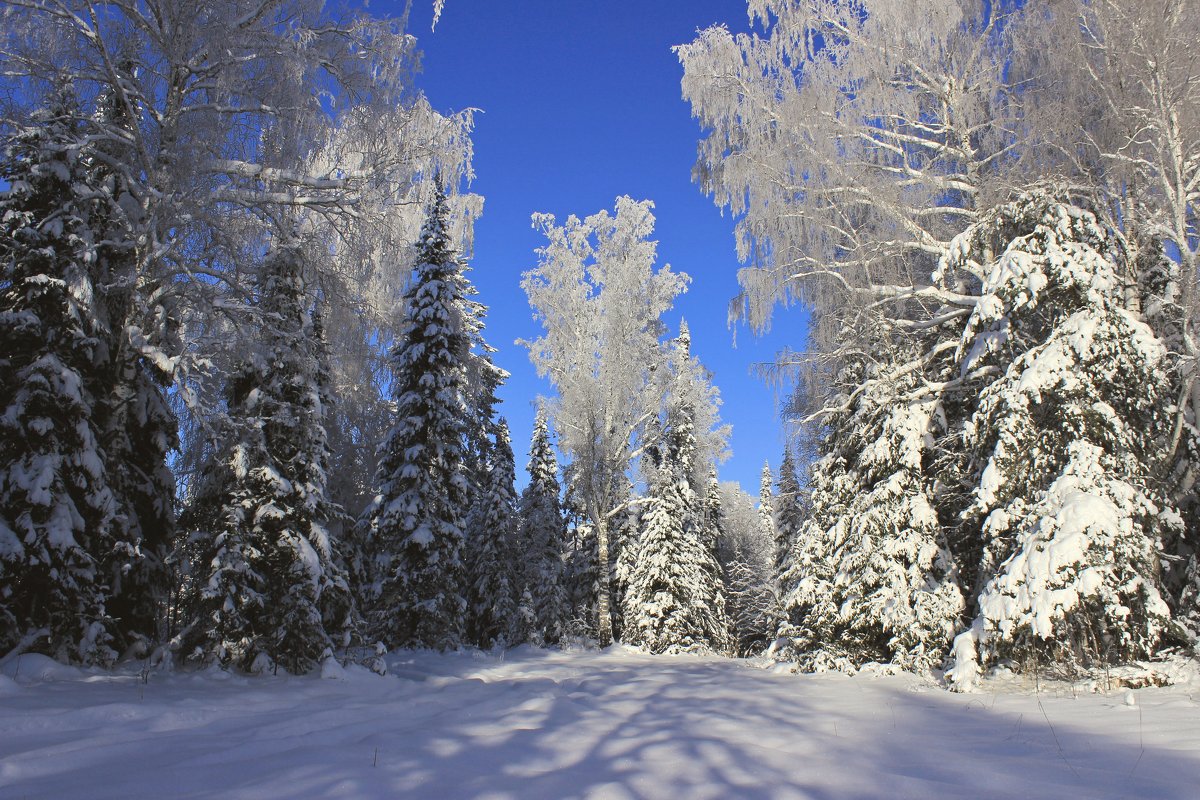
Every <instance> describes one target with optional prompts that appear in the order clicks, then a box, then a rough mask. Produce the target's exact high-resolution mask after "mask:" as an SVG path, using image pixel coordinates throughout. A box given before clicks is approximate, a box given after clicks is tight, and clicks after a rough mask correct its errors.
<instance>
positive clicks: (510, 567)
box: [466, 419, 526, 647]
mask: <svg viewBox="0 0 1200 800" xmlns="http://www.w3.org/2000/svg"><path fill="white" fill-rule="evenodd" d="M494 436H495V440H494V441H493V443H492V446H491V447H490V448H489V450H490V451H491V459H490V461H491V468H490V469H489V470H488V471H487V475H486V479H485V483H484V485H483V487H482V491H481V493H480V495H481V497H480V502H479V504H478V509H479V511H478V513H477V515H476V516H475V519H474V520H473V524H472V526H471V535H470V537H469V538H468V539H467V542H466V553H467V558H466V562H467V578H468V581H469V586H468V590H467V629H468V633H469V634H470V637H471V639H472V640H473V641H474V642H475V643H476V644H478V645H479V646H480V647H491V646H492V645H493V644H496V643H501V644H504V645H508V646H512V645H516V644H521V642H522V641H523V639H522V638H520V633H521V629H522V628H523V627H524V626H523V625H522V621H521V619H520V618H519V615H518V611H517V606H518V603H519V601H520V600H521V596H522V593H523V592H524V590H525V581H524V577H525V576H524V566H525V563H526V562H525V559H526V554H525V553H524V552H523V548H522V547H521V544H523V542H521V540H520V539H519V538H518V530H517V515H516V490H515V488H514V482H515V480H516V476H515V474H514V473H515V469H516V468H515V466H514V464H513V452H512V444H511V443H510V441H509V434H508V423H506V422H505V421H504V420H503V419H501V420H500V421H499V422H498V423H497V424H496V426H495V434H494Z"/></svg>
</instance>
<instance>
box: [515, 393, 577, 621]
mask: <svg viewBox="0 0 1200 800" xmlns="http://www.w3.org/2000/svg"><path fill="white" fill-rule="evenodd" d="M528 470H529V484H528V485H527V486H526V487H525V489H524V490H523V491H522V492H521V499H520V503H519V506H518V510H519V516H518V519H519V522H518V525H519V535H518V538H519V539H520V541H521V546H522V548H523V549H524V552H525V587H526V590H527V591H528V592H529V594H530V604H531V608H532V611H533V623H532V626H531V629H530V637H531V640H532V641H534V642H537V643H541V644H554V643H556V642H558V641H560V640H561V639H562V637H563V634H564V633H565V631H566V625H567V621H568V618H569V615H570V604H569V598H568V593H567V585H566V571H565V569H566V556H567V552H566V551H567V526H566V521H565V519H564V518H563V512H562V501H561V500H560V495H561V489H560V487H559V483H558V461H557V459H556V458H555V456H554V448H553V447H552V446H551V445H550V430H549V428H548V427H547V426H546V417H545V415H544V414H541V413H539V414H538V416H537V419H536V420H535V421H534V425H533V435H532V438H531V440H530V444H529V465H528Z"/></svg>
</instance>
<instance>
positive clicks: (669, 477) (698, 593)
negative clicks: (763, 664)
mask: <svg viewBox="0 0 1200 800" xmlns="http://www.w3.org/2000/svg"><path fill="white" fill-rule="evenodd" d="M686 336H687V334H686V329H685V330H684V331H683V332H681V336H680V338H679V339H677V340H676V346H677V347H679V348H680V349H681V350H684V351H686V350H687V348H688V340H687V338H686ZM695 413H696V412H695V409H694V407H693V406H692V404H691V403H690V402H689V401H688V398H687V397H686V395H683V394H682V393H677V394H673V395H672V396H670V397H669V398H668V406H667V413H666V418H665V431H664V434H663V443H662V445H661V447H660V448H659V450H658V452H657V453H652V454H651V455H650V461H651V466H650V470H651V474H650V476H649V501H650V502H649V508H648V509H647V510H646V511H645V513H644V514H643V515H642V525H643V528H642V531H641V536H640V541H639V543H638V552H637V558H636V561H635V562H634V566H633V570H632V572H631V575H630V578H629V587H628V590H627V594H626V604H625V605H626V619H625V626H626V631H625V641H628V642H631V643H635V644H639V645H641V646H643V647H645V648H646V649H648V650H650V651H651V652H654V653H663V652H714V653H727V652H729V650H730V647H731V641H730V634H729V621H728V619H727V617H726V614H725V598H724V594H723V588H724V585H723V580H722V575H721V568H720V565H719V564H718V563H717V560H716V555H715V552H714V550H715V542H712V543H711V544H710V542H709V533H708V531H709V529H711V522H710V521H709V520H708V516H709V513H708V509H707V508H706V504H705V499H704V496H703V495H701V494H699V493H698V492H697V491H696V487H695V479H696V478H695V460H696V436H695ZM705 477H707V473H705Z"/></svg>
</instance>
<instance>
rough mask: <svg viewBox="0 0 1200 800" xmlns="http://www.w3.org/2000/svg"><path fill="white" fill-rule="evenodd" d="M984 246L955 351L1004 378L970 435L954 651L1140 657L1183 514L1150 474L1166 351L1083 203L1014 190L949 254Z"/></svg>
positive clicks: (983, 403) (1016, 656)
mask: <svg viewBox="0 0 1200 800" xmlns="http://www.w3.org/2000/svg"><path fill="white" fill-rule="evenodd" d="M988 251H990V252H996V253H998V257H997V258H996V259H995V261H994V263H991V264H990V265H988V266H989V268H990V272H989V273H988V276H987V279H986V281H985V283H984V286H983V290H982V292H981V297H980V300H979V302H978V304H977V305H976V308H975V311H974V313H973V314H972V315H971V317H970V320H969V322H968V326H967V329H966V332H965V334H964V337H963V340H962V344H961V347H960V354H961V360H962V370H963V371H964V372H965V371H968V370H974V369H977V368H978V367H980V366H984V365H989V364H993V365H996V366H997V367H998V369H999V370H1000V371H1001V375H1000V377H998V378H996V379H995V380H994V381H992V382H991V384H990V385H988V386H987V388H986V389H984V391H983V393H982V395H981V396H980V400H979V406H978V410H977V411H976V412H975V414H974V416H973V418H972V419H971V420H970V424H969V425H968V427H967V430H966V437H965V444H966V447H967V448H968V451H969V452H970V453H972V454H973V456H974V459H975V467H976V470H977V473H976V475H977V481H978V483H977V487H976V489H975V493H974V503H973V504H972V505H971V506H970V507H969V508H968V509H967V511H966V512H965V514H964V517H965V518H966V519H967V521H968V522H969V523H970V524H972V525H976V526H978V529H979V531H980V536H981V537H982V555H981V558H980V563H979V565H978V570H979V583H980V590H979V596H978V602H977V611H976V613H977V615H978V616H977V619H976V623H975V625H974V626H973V627H972V630H971V631H969V632H967V633H965V634H963V636H964V637H970V638H971V640H972V641H971V642H969V643H968V642H965V641H964V642H963V643H962V645H961V646H956V648H955V650H956V661H962V660H963V659H965V658H968V657H969V656H970V655H971V650H972V649H974V650H975V651H976V654H977V656H978V658H979V659H981V661H982V662H983V663H984V664H991V663H995V662H996V661H998V660H1001V659H1012V660H1014V661H1017V662H1018V663H1022V664H1025V665H1027V666H1036V665H1037V664H1038V663H1043V664H1044V663H1056V664H1059V665H1063V666H1067V667H1075V666H1090V665H1095V664H1114V663H1120V662H1124V661H1128V660H1130V659H1137V658H1144V657H1147V656H1149V655H1150V654H1151V653H1152V652H1153V651H1154V649H1155V647H1156V646H1157V645H1158V643H1159V640H1160V638H1161V637H1162V635H1163V632H1164V629H1165V627H1166V626H1167V624H1168V621H1169V615H1170V612H1169V610H1168V607H1167V604H1166V602H1165V601H1164V598H1163V593H1162V587H1161V583H1160V574H1159V564H1158V554H1157V542H1158V541H1160V539H1162V538H1163V537H1164V535H1165V534H1166V533H1167V532H1169V531H1170V530H1171V529H1172V528H1175V527H1177V526H1178V525H1180V523H1181V521H1180V519H1179V516H1178V514H1177V513H1176V512H1174V511H1173V510H1172V509H1171V508H1170V505H1169V503H1168V502H1167V500H1166V498H1164V497H1163V496H1162V494H1161V493H1160V492H1158V491H1156V489H1155V485H1156V484H1155V480H1154V477H1155V472H1156V461H1157V459H1158V458H1159V455H1158V454H1159V452H1160V451H1159V442H1157V441H1156V437H1157V436H1159V435H1161V433H1162V432H1163V431H1164V430H1166V429H1167V426H1166V425H1165V424H1164V419H1163V417H1162V414H1163V408H1164V403H1163V399H1164V398H1163V393H1164V388H1165V374H1166V371H1165V368H1164V359H1165V357H1166V352H1165V350H1164V348H1163V346H1162V344H1161V343H1160V342H1159V341H1158V339H1157V338H1156V337H1155V335H1154V333H1153V332H1152V331H1151V329H1150V328H1149V327H1148V326H1147V325H1146V324H1145V323H1144V322H1143V321H1142V320H1141V319H1140V318H1138V317H1137V316H1136V315H1134V314H1132V313H1130V312H1129V311H1127V310H1126V309H1125V308H1124V303H1123V297H1124V292H1123V289H1124V284H1123V281H1122V278H1121V276H1122V273H1123V270H1124V268H1125V267H1126V265H1125V264H1124V263H1123V259H1125V258H1126V252H1125V250H1124V249H1123V247H1122V245H1121V243H1120V241H1119V240H1118V239H1117V238H1116V236H1115V235H1114V234H1113V233H1112V232H1110V231H1109V230H1107V229H1105V228H1104V227H1103V226H1102V225H1100V224H1099V223H1098V222H1097V220H1096V218H1095V217H1094V216H1093V215H1092V214H1091V213H1089V212H1087V211H1085V210H1082V209H1080V208H1077V207H1075V206H1072V205H1069V204H1066V203H1063V202H1059V201H1056V200H1055V199H1053V198H1051V197H1046V196H1041V195H1036V194H1032V195H1026V196H1023V197H1021V198H1019V199H1018V200H1016V201H1014V202H1011V203H1008V204H1005V205H1003V206H1000V207H998V208H996V209H995V210H994V211H993V212H991V213H990V214H989V215H988V216H987V217H986V218H985V219H984V220H983V221H981V222H980V223H979V224H977V225H975V226H973V227H972V228H971V229H970V230H968V231H967V232H966V233H964V234H963V235H962V236H960V237H959V238H958V239H957V240H956V242H955V248H954V250H953V256H952V257H951V259H949V261H948V264H947V266H948V267H953V266H954V264H953V261H954V260H955V259H960V260H962V259H969V258H970V259H977V260H979V259H981V255H982V254H983V253H984V252H988ZM981 263H986V262H982V261H981ZM971 644H973V645H974V648H972V647H970V646H969V645H971ZM957 656H961V657H957ZM972 671H973V669H972V667H971V666H969V665H966V664H962V663H956V665H955V666H954V668H953V670H952V673H953V674H955V675H960V676H969V675H970V674H971V672H972Z"/></svg>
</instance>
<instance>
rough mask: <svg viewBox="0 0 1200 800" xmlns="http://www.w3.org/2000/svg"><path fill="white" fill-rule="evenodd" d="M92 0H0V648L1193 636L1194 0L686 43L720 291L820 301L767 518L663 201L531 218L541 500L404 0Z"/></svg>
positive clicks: (313, 656)
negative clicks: (716, 213) (392, 16)
mask: <svg viewBox="0 0 1200 800" xmlns="http://www.w3.org/2000/svg"><path fill="white" fill-rule="evenodd" d="M89 8H90V7H88V6H85V5H78V6H76V5H75V4H72V3H70V2H67V3H55V4H49V3H43V2H41V1H40V0H31V2H20V3H9V4H7V5H6V7H5V10H4V17H3V21H4V30H5V33H4V34H3V49H2V51H0V57H2V58H3V63H4V74H5V75H6V76H7V77H6V78H5V81H6V84H5V85H6V87H7V88H8V89H9V91H8V92H7V94H6V95H5V99H4V106H3V123H2V124H3V127H2V128H0V133H2V135H3V143H4V155H3V159H2V162H0V176H2V177H3V179H4V180H5V181H6V182H7V184H8V187H7V188H6V189H5V190H4V191H3V193H2V194H0V220H2V224H3V228H4V232H3V238H2V239H0V268H2V269H3V275H2V276H0V337H2V339H3V342H4V352H3V353H0V408H3V412H0V430H2V431H3V439H4V442H5V447H4V454H3V456H2V457H0V621H2V622H3V625H0V652H20V651H22V650H26V649H34V650H38V651H41V652H46V653H49V654H51V655H53V656H55V657H56V658H61V659H64V660H72V661H78V662H84V663H101V664H105V663H112V662H113V661H115V660H117V659H118V658H119V657H122V656H126V657H128V656H130V655H139V656H146V657H149V656H150V655H151V654H157V656H156V657H158V658H166V657H169V658H171V659H174V660H176V661H189V662H196V663H219V664H221V665H226V666H232V667H235V668H239V669H244V670H248V671H262V670H264V669H267V668H270V667H271V666H273V665H277V666H280V667H283V668H285V669H287V670H290V671H304V670H307V669H310V668H312V667H313V666H315V665H317V664H319V663H320V662H321V661H322V660H324V659H326V658H331V657H337V658H351V657H356V658H361V659H364V660H367V661H372V660H373V659H375V655H376V653H377V652H378V648H380V647H382V648H394V647H435V648H442V649H445V648H453V647H457V646H460V645H462V644H475V645H478V646H483V647H490V646H493V645H496V644H500V645H513V644H517V643H521V642H533V643H536V644H544V645H545V644H555V643H559V642H564V641H568V640H573V639H575V638H577V637H586V638H592V639H595V640H596V641H598V642H599V643H600V644H601V645H602V646H604V645H607V644H609V643H611V642H613V641H622V642H626V643H630V644H635V645H639V646H642V647H644V648H646V649H648V650H651V651H653V652H679V651H689V652H715V653H748V652H760V651H764V650H765V651H766V652H767V653H768V654H769V655H771V656H772V657H774V658H776V659H780V660H786V661H790V662H794V663H797V664H798V665H799V666H800V667H801V668H804V669H829V668H834V669H845V670H854V669H857V668H859V667H861V666H863V665H864V664H867V663H872V662H878V663H885V664H893V665H896V666H898V667H900V668H905V669H914V670H931V669H943V668H944V669H946V670H947V673H946V674H947V676H948V679H949V680H950V682H951V683H952V684H954V685H956V686H961V687H966V686H969V685H970V684H971V683H972V682H973V681H974V680H975V678H976V676H977V675H978V674H979V673H980V671H981V670H983V669H986V668H988V667H990V666H993V665H996V664H1007V665H1010V666H1012V667H1014V668H1017V669H1026V668H1038V667H1039V665H1043V666H1044V665H1046V664H1054V665H1057V666H1059V667H1062V668H1066V669H1071V670H1076V669H1090V668H1093V667H1099V666H1105V665H1111V664H1120V663H1128V662H1130V661H1133V660H1139V659H1147V658H1151V657H1153V656H1156V655H1159V654H1162V653H1163V652H1164V651H1167V650H1171V649H1178V650H1181V651H1188V652H1190V650H1191V648H1192V647H1193V646H1194V644H1195V641H1196V636H1197V633H1198V630H1200V629H1198V628H1197V627H1196V626H1197V624H1200V612H1198V610H1197V605H1196V603H1197V592H1198V591H1200V565H1198V563H1197V562H1198V552H1200V548H1198V546H1197V539H1196V536H1197V533H1198V532H1197V525H1196V477H1197V466H1198V459H1200V431H1198V428H1197V411H1200V386H1197V382H1196V378H1197V370H1196V353H1197V341H1196V333H1195V317H1196V308H1197V306H1196V289H1197V286H1196V281H1197V273H1196V269H1197V266H1198V264H1197V254H1198V253H1200V230H1198V229H1197V223H1198V215H1197V207H1198V202H1200V52H1198V50H1200V48H1197V46H1196V40H1197V38H1198V37H1197V34H1198V33H1200V10H1198V9H1197V8H1196V7H1195V5H1194V4H1192V3H1187V2H1184V1H1183V0H1154V2H1151V3H1148V4H1147V3H1133V2H1130V1H1129V0H1093V1H1092V2H1082V0H1044V1H1043V2H1038V3H1026V2H1022V3H1018V2H1013V3H1004V2H1001V3H996V2H976V0H957V2H952V3H944V2H933V0H874V1H873V2H861V3H859V2H855V3H848V2H840V1H839V0H787V1H786V2H785V1H784V0H751V2H750V3H749V4H748V10H749V13H750V19H751V24H752V25H753V26H754V27H755V28H756V32H754V33H749V34H738V35H734V34H732V33H730V32H729V31H728V30H727V29H725V28H723V27H715V28H710V29H708V30H704V31H701V32H700V33H699V34H698V35H697V38H696V39H695V40H694V41H693V42H691V43H689V44H686V45H682V46H680V47H679V48H677V54H678V56H679V59H680V61H681V64H682V67H683V82H682V89H683V95H684V98H685V99H686V100H687V101H688V102H690V103H691V106H692V109H693V113H694V114H695V116H696V118H697V120H698V122H699V124H700V128H701V136H702V138H701V140H700V149H699V160H698V163H697V167H696V171H695V176H696V178H697V181H698V183H699V185H700V188H701V189H702V190H703V191H705V192H707V193H709V194H710V195H711V196H712V197H713V199H714V201H715V202H716V203H717V204H718V205H720V206H722V207H727V208H729V209H730V210H731V211H732V213H733V214H734V216H735V218H736V219H737V244H738V250H739V255H740V257H741V259H742V261H743V262H744V264H745V267H744V268H743V269H742V271H741V272H740V276H739V277H740V282H741V286H742V289H743V293H742V295H741V296H739V297H738V298H737V299H736V300H735V302H734V303H733V304H732V318H733V320H734V321H746V322H748V323H749V324H751V325H752V326H755V327H762V326H765V325H767V324H768V323H769V321H770V318H771V315H772V313H774V311H775V310H776V309H777V308H778V307H780V306H787V305H791V304H793V303H799V304H803V305H804V306H806V307H807V308H808V309H809V311H810V312H811V329H810V335H809V337H808V342H807V346H806V349H805V351H804V352H802V353H800V352H789V353H783V354H781V355H780V361H779V363H778V364H777V365H776V366H777V369H778V370H779V374H780V375H781V376H783V377H784V378H785V379H788V380H790V381H791V382H792V386H794V387H795V391H794V393H793V394H792V396H791V399H790V402H789V403H788V406H787V409H786V411H787V414H786V416H787V420H788V422H789V427H790V430H791V431H792V433H793V436H792V444H791V445H790V446H789V447H788V448H787V450H786V452H785V454H784V458H783V460H782V462H781V463H780V464H779V467H778V469H777V470H776V471H774V472H772V470H771V469H770V468H765V469H764V474H763V483H762V487H761V489H760V497H759V503H758V507H757V509H756V508H755V507H754V503H753V500H752V499H751V498H749V497H748V496H746V495H745V493H743V492H741V491H740V490H739V489H737V488H736V487H732V486H729V485H722V484H720V483H719V481H718V479H717V464H718V463H719V461H720V460H721V459H722V458H723V457H724V454H725V451H726V448H727V440H728V430H727V428H726V427H725V426H723V425H722V424H721V422H720V419H719V395H718V393H717V390H716V388H715V387H714V386H713V385H712V383H711V378H710V375H709V373H708V372H707V370H705V368H704V367H703V365H702V364H701V363H700V361H699V360H698V359H697V358H696V357H695V356H694V355H693V354H692V352H691V343H690V334H689V331H688V329H687V325H686V323H684V324H682V325H681V326H680V328H679V329H678V330H672V331H668V330H667V329H666V327H665V325H664V323H663V316H664V314H665V313H666V312H667V311H669V310H670V309H671V307H672V304H673V302H674V300H675V299H676V298H677V297H678V295H679V294H680V293H681V292H683V291H684V290H685V288H686V286H687V284H688V282H689V280H690V279H689V277H688V276H687V275H685V274H683V273H680V272H676V271H673V270H672V269H671V268H670V267H669V266H666V265H662V266H657V265H656V259H657V254H656V252H655V243H654V241H653V240H652V238H651V237H652V235H653V226H654V217H653V212H652V208H653V206H652V204H651V203H650V202H648V201H643V202H637V201H635V200H632V199H630V198H626V197H622V198H618V199H617V200H616V203H615V206H614V208H613V209H612V210H611V211H601V212H599V213H596V214H593V215H591V216H587V217H585V218H579V217H576V216H571V217H568V218H567V219H566V220H565V221H562V222H561V223H560V222H559V221H558V220H557V219H555V218H554V217H553V216H550V215H535V218H534V224H535V227H536V228H538V229H539V230H540V231H541V232H542V234H544V236H545V239H546V243H545V244H544V245H543V246H542V247H541V248H539V249H538V251H537V252H536V254H535V256H534V259H532V260H533V261H535V266H534V267H533V268H532V269H530V270H529V271H528V272H526V273H525V276H524V280H523V283H522V285H523V288H524V289H525V291H526V293H527V295H528V297H529V301H530V306H531V308H532V310H533V315H534V318H535V319H536V320H537V321H538V322H539V323H540V324H541V327H542V335H541V336H539V337H538V338H536V339H535V340H532V341H528V342H523V343H522V344H523V345H524V346H525V347H527V348H528V350H529V353H530V357H531V359H532V360H533V362H534V364H535V366H536V367H537V369H538V371H539V373H541V374H542V375H543V376H544V377H546V378H548V379H549V381H550V382H551V383H552V384H553V386H554V389H555V395H554V396H553V397H550V398H547V399H545V400H544V401H543V402H542V406H541V408H542V413H541V414H540V415H539V418H538V422H537V425H536V426H535V430H534V434H533V441H532V442H531V444H530V461H529V464H528V471H529V481H528V484H527V485H526V487H525V489H524V490H523V491H521V492H520V493H518V492H517V491H516V489H515V485H516V479H515V474H516V465H515V463H514V455H513V447H512V442H511V441H510V438H509V434H508V430H507V426H506V425H505V423H504V420H503V419H502V418H501V417H500V415H499V413H498V408H497V407H498V399H497V392H498V390H499V389H500V387H501V386H502V385H503V383H504V381H505V380H506V378H507V375H506V373H505V372H504V371H503V370H502V369H500V368H499V367H498V366H496V364H495V363H494V361H493V359H492V355H493V353H494V352H495V350H494V349H493V348H492V346H491V345H490V344H489V343H488V341H487V338H486V335H485V331H486V326H485V323H486V313H487V308H486V305H485V303H484V299H483V298H480V297H479V296H478V294H477V292H476V291H475V289H474V287H473V286H472V284H471V282H470V279H469V269H468V267H467V266H466V260H465V258H464V256H463V253H465V252H469V249H470V244H471V242H470V231H471V225H472V221H473V219H474V217H475V216H476V215H477V214H478V213H480V211H481V208H482V200H481V199H480V198H479V197H477V196H475V195H472V194H470V193H468V192H466V191H465V190H463V187H464V186H465V185H466V181H467V180H468V179H469V178H470V176H471V166H470V164H471V141H470V133H471V117H470V114H469V113H464V114H460V115H449V116H448V115H443V114H439V113H437V112H435V111H433V110H432V108H431V107H430V105H429V103H428V102H427V101H426V100H425V99H424V97H423V96H421V94H420V93H419V92H417V91H416V90H415V89H414V87H413V83H412V72H413V69H414V68H415V65H416V59H417V50H416V44H415V40H414V39H413V37H411V36H410V35H408V34H407V33H406V32H405V30H404V25H405V20H403V19H400V20H382V19H374V18H371V17H368V16H364V15H355V16H346V17H339V16H337V15H336V14H333V13H331V12H328V11H326V10H325V9H323V7H322V6H321V4H320V3H317V2H313V0H291V1H290V2H286V3H268V2H244V1H243V0H221V2H217V3H215V4H208V5H207V6H205V8H204V9H203V10H202V11H201V12H200V13H198V14H197V13H195V11H194V10H192V9H187V10H185V9H182V8H177V7H176V6H175V5H173V4H171V3H167V2H161V0H154V1H153V2H132V0H129V1H128V2H126V0H119V1H118V2H114V3H111V4H109V5H108V6H106V10H105V13H104V14H95V13H92V12H91V11H89ZM560 458H561V460H562V464H561V468H560V464H559V459H560ZM375 660H376V661H377V659H375Z"/></svg>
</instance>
